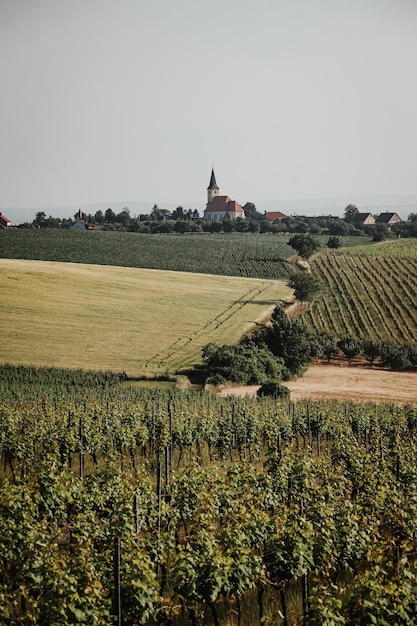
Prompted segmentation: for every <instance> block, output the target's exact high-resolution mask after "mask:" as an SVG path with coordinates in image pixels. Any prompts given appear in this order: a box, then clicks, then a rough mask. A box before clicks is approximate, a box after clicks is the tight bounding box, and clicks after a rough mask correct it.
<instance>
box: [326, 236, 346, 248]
mask: <svg viewBox="0 0 417 626" xmlns="http://www.w3.org/2000/svg"><path fill="white" fill-rule="evenodd" d="M341 245H342V240H341V239H340V237H337V236H336V235H334V236H333V237H329V239H328V241H327V247H328V248H334V249H337V248H340V247H341Z"/></svg>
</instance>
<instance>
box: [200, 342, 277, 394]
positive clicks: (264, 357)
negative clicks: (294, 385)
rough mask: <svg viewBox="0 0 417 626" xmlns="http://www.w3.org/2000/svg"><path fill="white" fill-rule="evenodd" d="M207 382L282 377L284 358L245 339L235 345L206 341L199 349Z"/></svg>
mask: <svg viewBox="0 0 417 626" xmlns="http://www.w3.org/2000/svg"><path fill="white" fill-rule="evenodd" d="M202 356H203V362H204V367H205V373H206V381H207V382H208V383H211V384H214V385H218V384H222V383H225V382H227V381H231V382H233V383H241V384H243V385H262V384H263V383H265V382H267V381H268V380H271V379H280V378H281V377H282V370H283V361H282V359H277V358H275V357H274V355H273V354H271V352H270V351H269V350H268V349H267V348H265V347H264V346H256V345H255V344H253V343H251V342H246V343H244V344H240V345H237V346H218V345H217V344H215V343H209V344H207V345H206V346H204V347H203V350H202Z"/></svg>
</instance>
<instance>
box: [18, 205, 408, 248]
mask: <svg viewBox="0 0 417 626" xmlns="http://www.w3.org/2000/svg"><path fill="white" fill-rule="evenodd" d="M243 210H244V213H245V219H242V218H238V219H236V220H224V221H223V222H209V221H206V220H204V219H203V218H202V217H200V215H199V213H198V211H197V209H194V210H193V209H184V207H182V206H178V207H177V208H176V209H174V210H173V211H169V210H168V209H163V208H160V207H158V205H156V204H155V205H154V206H153V207H152V209H151V210H150V213H145V214H141V215H139V216H134V217H132V216H131V214H130V211H129V209H128V208H127V207H125V208H124V209H122V210H121V211H120V212H119V213H116V212H115V211H113V209H111V208H108V209H106V210H105V211H103V210H101V209H99V210H98V211H96V212H95V213H94V214H91V213H85V214H83V217H82V219H83V220H84V221H85V222H87V223H89V224H92V225H94V226H95V227H99V228H101V229H103V230H124V231H131V232H141V233H150V234H154V233H180V234H183V233H193V232H208V233H218V232H223V233H232V232H238V233H272V234H275V233H290V234H292V233H298V234H310V235H313V236H314V235H329V246H330V247H338V245H339V244H340V237H343V236H361V235H365V236H371V237H372V238H373V239H374V240H375V241H383V240H384V239H387V238H388V237H391V236H393V237H398V236H401V237H417V213H411V214H410V215H409V217H408V219H407V221H405V222H402V223H400V224H397V225H395V226H393V227H392V229H391V230H389V229H388V227H387V226H386V225H385V224H370V225H364V224H361V223H358V222H356V221H355V215H356V214H357V213H358V212H359V211H358V209H357V208H356V207H355V206H354V205H348V206H347V207H346V209H345V211H344V216H343V218H342V217H334V216H330V215H327V216H317V217H316V216H314V217H313V216H312V217H310V216H291V217H286V218H283V219H282V220H280V221H278V220H277V221H275V222H271V221H270V220H268V219H267V218H266V216H265V215H264V214H263V213H260V212H259V211H258V210H257V208H256V206H255V205H254V204H253V202H247V203H246V204H245V205H244V206H243ZM78 217H79V215H78V213H77V214H75V215H74V218H73V219H71V218H63V219H60V218H57V217H52V216H51V215H50V216H49V217H47V216H46V213H45V212H44V211H39V212H38V213H36V216H35V219H34V220H33V222H31V223H26V224H22V225H21V227H29V228H30V227H35V228H71V226H72V225H73V224H74V222H75V221H76V220H77V219H78Z"/></svg>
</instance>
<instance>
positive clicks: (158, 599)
mask: <svg viewBox="0 0 417 626" xmlns="http://www.w3.org/2000/svg"><path fill="white" fill-rule="evenodd" d="M0 381H1V383H0V406H1V409H0V417H1V423H2V429H1V433H0V451H1V476H2V479H1V483H0V560H1V567H0V623H2V624H10V625H11V624H97V625H103V626H104V625H108V624H117V625H119V624H122V623H123V624H126V625H127V624H146V625H149V626H150V625H153V624H171V625H173V626H197V625H198V626H200V625H203V624H204V625H208V624H214V625H219V626H223V625H226V624H227V625H228V626H237V625H239V626H252V625H254V624H274V625H277V626H281V625H282V626H289V625H293V626H294V625H296V624H302V623H303V624H310V626H312V625H313V626H319V625H320V626H325V625H327V626H330V625H335V624H337V625H339V624H340V625H342V624H344V625H348V626H353V625H356V624H378V625H379V624H380V625H382V626H390V625H392V624H404V626H405V625H410V624H411V625H412V624H414V623H415V615H416V614H417V584H416V583H417V579H416V577H417V570H416V558H417V557H416V554H417V526H416V519H417V473H416V467H417V447H416V437H417V410H416V409H415V408H411V407H402V408H400V407H391V406H386V405H379V406H376V405H371V404H369V405H360V404H340V403H336V402H324V401H320V402H299V403H288V402H286V403H277V402H275V401H273V400H271V399H268V398H266V399H262V400H261V399H259V400H254V399H252V400H251V399H238V398H234V399H221V398H217V397H215V396H212V395H210V394H205V393H200V392H199V393H197V392H187V393H184V392H182V393H180V392H171V393H169V394H165V393H162V392H161V391H159V392H152V391H150V390H139V389H137V388H133V387H131V386H129V385H126V383H125V382H123V376H121V375H112V374H95V373H92V372H90V373H85V372H83V371H74V372H71V371H69V370H67V371H56V370H50V369H41V370H37V369H33V368H31V369H28V368H23V367H12V366H3V367H2V368H1V372H0Z"/></svg>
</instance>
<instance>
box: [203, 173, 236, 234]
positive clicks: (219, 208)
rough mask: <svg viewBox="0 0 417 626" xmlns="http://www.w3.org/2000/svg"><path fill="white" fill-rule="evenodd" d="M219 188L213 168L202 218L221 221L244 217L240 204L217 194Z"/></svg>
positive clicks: (209, 220)
mask: <svg viewBox="0 0 417 626" xmlns="http://www.w3.org/2000/svg"><path fill="white" fill-rule="evenodd" d="M219 192H220V189H219V187H218V186H217V183H216V177H215V175H214V170H213V169H212V170H211V177H210V183H209V186H208V187H207V205H206V208H205V209H204V219H205V220H206V221H208V222H223V221H224V220H226V221H228V220H236V219H237V218H238V217H241V218H244V217H245V212H244V211H243V209H242V207H241V206H240V204H238V203H237V202H235V200H232V199H231V198H229V196H221V195H219Z"/></svg>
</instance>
